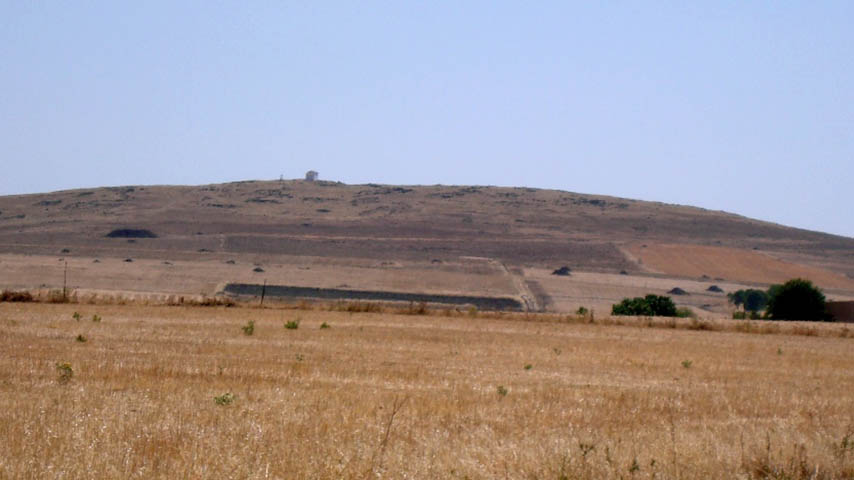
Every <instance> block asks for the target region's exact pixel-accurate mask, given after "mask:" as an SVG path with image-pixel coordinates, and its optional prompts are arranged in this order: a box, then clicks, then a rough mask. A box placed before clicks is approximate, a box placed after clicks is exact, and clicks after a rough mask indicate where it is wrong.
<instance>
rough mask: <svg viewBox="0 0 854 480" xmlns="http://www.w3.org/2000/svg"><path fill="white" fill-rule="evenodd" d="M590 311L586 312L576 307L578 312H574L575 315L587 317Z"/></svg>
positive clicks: (582, 308) (584, 309)
mask: <svg viewBox="0 0 854 480" xmlns="http://www.w3.org/2000/svg"><path fill="white" fill-rule="evenodd" d="M589 312H590V310H587V308H586V307H578V310H576V311H575V314H576V315H587V314H588V313H589Z"/></svg>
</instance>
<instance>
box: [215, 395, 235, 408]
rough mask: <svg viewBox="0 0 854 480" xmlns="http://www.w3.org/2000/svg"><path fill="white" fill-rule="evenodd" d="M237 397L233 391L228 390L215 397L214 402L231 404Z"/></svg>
mask: <svg viewBox="0 0 854 480" xmlns="http://www.w3.org/2000/svg"><path fill="white" fill-rule="evenodd" d="M235 398H237V397H235V396H234V394H233V393H231V392H226V393H223V394H222V395H220V396H218V397H214V402H215V403H216V404H217V405H231V404H232V403H234V399H235Z"/></svg>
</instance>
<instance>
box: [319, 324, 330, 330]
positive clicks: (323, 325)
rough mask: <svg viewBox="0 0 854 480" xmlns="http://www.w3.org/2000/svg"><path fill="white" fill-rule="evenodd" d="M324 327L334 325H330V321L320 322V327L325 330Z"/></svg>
mask: <svg viewBox="0 0 854 480" xmlns="http://www.w3.org/2000/svg"><path fill="white" fill-rule="evenodd" d="M324 328H332V327H330V326H329V324H328V323H326V322H323V323H321V324H320V329H321V330H323V329H324Z"/></svg>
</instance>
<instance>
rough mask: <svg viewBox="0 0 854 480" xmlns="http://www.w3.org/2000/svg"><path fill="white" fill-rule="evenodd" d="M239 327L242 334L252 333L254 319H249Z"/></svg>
mask: <svg viewBox="0 0 854 480" xmlns="http://www.w3.org/2000/svg"><path fill="white" fill-rule="evenodd" d="M240 329H241V330H243V334H244V335H248V336H251V335H252V334H253V333H255V320H249V322H248V323H247V324H246V325H244V326H242V327H240Z"/></svg>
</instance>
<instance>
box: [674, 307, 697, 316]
mask: <svg viewBox="0 0 854 480" xmlns="http://www.w3.org/2000/svg"><path fill="white" fill-rule="evenodd" d="M676 316H677V317H679V318H697V314H696V313H694V311H693V310H691V309H690V308H688V307H679V308H677V309H676Z"/></svg>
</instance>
